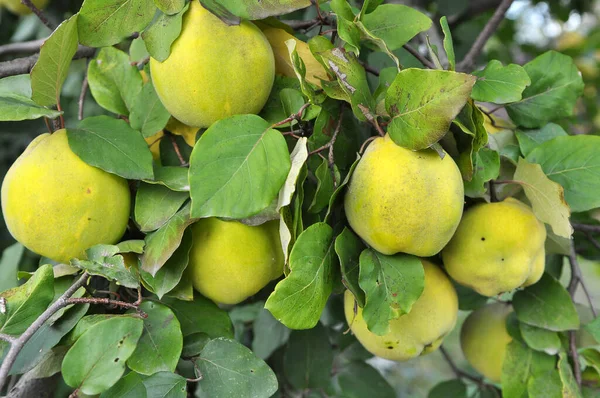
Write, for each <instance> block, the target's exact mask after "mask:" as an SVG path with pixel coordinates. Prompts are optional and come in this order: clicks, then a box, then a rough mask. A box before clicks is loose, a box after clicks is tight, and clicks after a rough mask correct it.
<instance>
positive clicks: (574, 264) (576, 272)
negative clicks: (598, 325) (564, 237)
mask: <svg viewBox="0 0 600 398" xmlns="http://www.w3.org/2000/svg"><path fill="white" fill-rule="evenodd" d="M569 264H570V265H571V280H570V281H569V286H568V287H567V290H568V291H569V294H570V295H571V299H573V298H574V297H575V293H576V292H577V287H578V286H579V285H581V289H582V290H583V293H584V294H585V296H586V299H587V302H588V304H589V306H590V310H591V311H592V314H593V315H594V318H595V317H596V316H597V314H596V309H595V308H594V303H593V301H592V297H591V296H590V293H589V291H588V288H587V286H586V284H585V281H584V280H583V275H582V274H581V267H580V266H579V261H578V260H577V253H576V252H575V244H574V243H573V241H571V246H570V251H569Z"/></svg>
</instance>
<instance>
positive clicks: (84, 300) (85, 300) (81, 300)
mask: <svg viewBox="0 0 600 398" xmlns="http://www.w3.org/2000/svg"><path fill="white" fill-rule="evenodd" d="M67 304H105V305H113V306H116V307H122V308H133V309H137V307H138V305H137V304H136V303H128V302H125V301H119V300H111V299H109V298H99V297H77V298H70V299H68V300H67Z"/></svg>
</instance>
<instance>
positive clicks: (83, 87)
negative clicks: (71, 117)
mask: <svg viewBox="0 0 600 398" xmlns="http://www.w3.org/2000/svg"><path fill="white" fill-rule="evenodd" d="M87 90H88V78H87V72H86V73H85V76H84V78H83V82H82V83H81V93H80V94H79V112H78V113H77V118H78V119H79V120H83V105H84V103H85V95H86V94H87Z"/></svg>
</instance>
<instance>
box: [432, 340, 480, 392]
mask: <svg viewBox="0 0 600 398" xmlns="http://www.w3.org/2000/svg"><path fill="white" fill-rule="evenodd" d="M440 352H441V353H442V356H443V357H444V359H445V360H446V362H448V365H449V366H450V368H452V371H453V372H454V374H455V375H456V377H458V378H465V379H469V380H471V381H473V382H475V383H477V384H484V383H483V379H481V378H479V377H475V376H472V375H470V374H468V373H466V372H464V371H462V370H461V369H459V368H458V366H456V364H455V363H454V361H453V360H452V358H451V357H450V354H448V351H446V349H445V348H444V347H442V346H440Z"/></svg>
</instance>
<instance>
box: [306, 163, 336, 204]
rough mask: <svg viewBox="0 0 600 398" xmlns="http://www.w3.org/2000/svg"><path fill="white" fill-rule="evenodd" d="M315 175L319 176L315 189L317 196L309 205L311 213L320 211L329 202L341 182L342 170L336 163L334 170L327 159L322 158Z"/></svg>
mask: <svg viewBox="0 0 600 398" xmlns="http://www.w3.org/2000/svg"><path fill="white" fill-rule="evenodd" d="M334 174H335V177H334ZM315 177H316V178H317V189H316V191H315V196H314V197H313V200H312V202H311V204H310V206H309V207H308V210H307V211H308V212H309V213H320V212H321V210H323V209H324V208H325V207H326V206H327V205H328V204H329V199H330V198H331V196H332V195H333V191H334V190H335V188H336V187H335V186H336V185H337V184H338V183H339V182H340V172H339V171H338V169H337V167H336V166H335V164H334V165H333V172H332V170H331V169H330V167H329V162H328V161H327V159H322V160H321V164H320V165H319V167H318V168H317V170H316V172H315ZM334 178H335V180H334Z"/></svg>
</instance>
